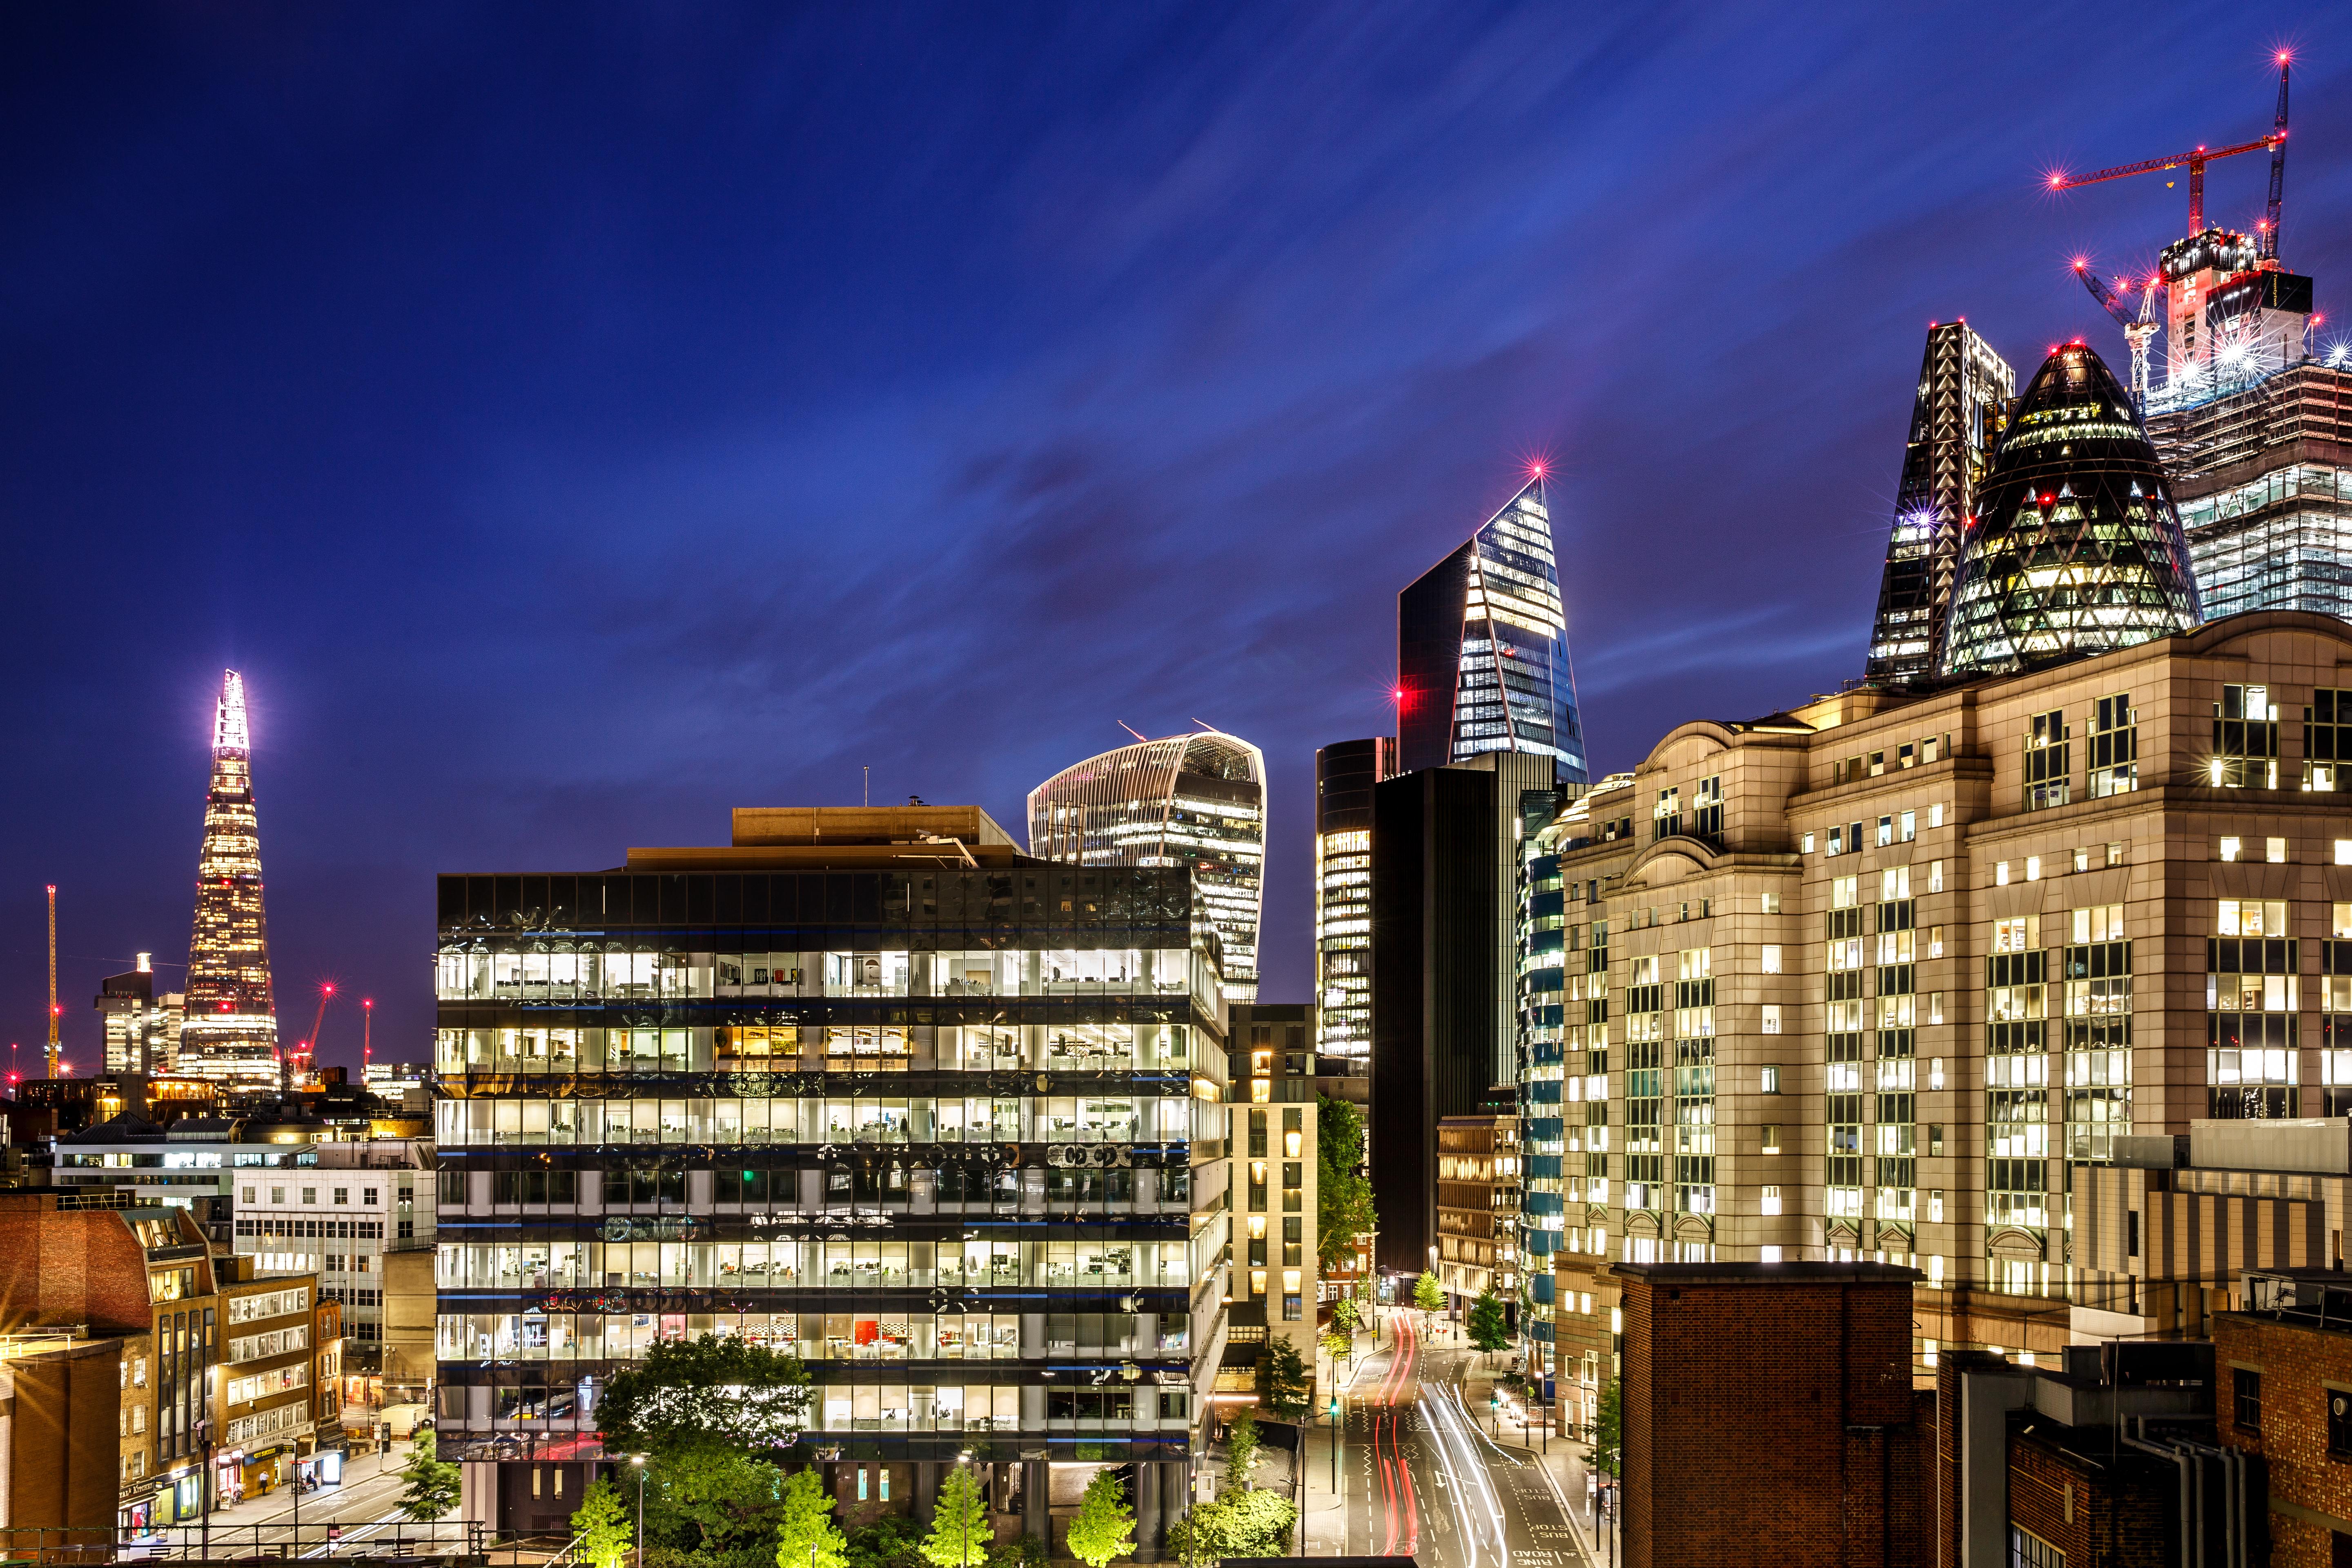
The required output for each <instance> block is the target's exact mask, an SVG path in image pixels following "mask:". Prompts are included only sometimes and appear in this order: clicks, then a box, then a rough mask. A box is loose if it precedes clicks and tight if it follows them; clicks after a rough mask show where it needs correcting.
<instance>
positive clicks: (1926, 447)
mask: <svg viewBox="0 0 2352 1568" xmlns="http://www.w3.org/2000/svg"><path fill="white" fill-rule="evenodd" d="M2016 390H2017V373H2016V372H2015V371H2013V370H2011V369H2010V368H2009V362H2007V361H2006V360H2004V359H2002V358H2001V357H2000V355H1999V354H1997V353H1993V352H1992V347H1991V345H1990V344H1989V343H1987V342H1985V341H1984V340H1983V339H1982V338H1980V337H1979V336H1977V334H1976V333H1975V332H1974V331H1972V330H1970V328H1969V324H1968V323H1967V322H1965V321H1942V322H1938V323H1937V325H1935V326H1932V327H1930V328H1928V329H1927V353H1926V354H1925V355H1924V356H1923V357H1922V358H1921V360H1920V362H1919V391H1918V395H1917V396H1916V397H1915V398H1914V399H1913V401H1912V404H1911V437H1910V440H1909V441H1908V442H1907V443H1906V445H1905V446H1904V448H1903V484H1902V489H1900V490H1899V491H1898V492H1897V493H1896V496H1895V529H1894V532H1893V535H1892V536H1891V537H1890V538H1889V539H1888V541H1887V544H1886V571H1885V575H1884V576H1883V577H1881V578H1880V580H1879V587H1878V620H1877V622H1876V624H1875V625H1874V626H1872V628H1871V633H1870V663H1869V665H1868V666H1867V667H1866V668H1864V675H1866V676H1867V677H1868V678H1869V679H1872V680H1877V681H1890V682H1892V681H1903V680H1910V679H1916V678H1918V677H1921V676H1926V675H1928V674H1930V673H1932V672H1933V670H1934V668H1935V663H1936V639H1937V637H1941V636H1942V635H1943V631H1944V615H1945V612H1946V611H1947V610H1948V609H1949V608H1950V607H1951V602H1952V576H1953V573H1954V572H1955V571H1956V570H1957V568H1958V565H1959V561H1960V538H1961V535H1962V534H1963V533H1965V532H1966V531H1967V527H1968V520H1969V518H1970V517H1973V516H1974V515H1975V514H1976V510H1977V487H1978V486H1979V485H1980V484H1982V483H1983V482H1984V477H1985V470H1986V468H1988V467H1990V464H1991V462H1992V449H1993V447H1995V446H1996V445H1998V444H1999V442H2000V426H2001V420H2002V417H2003V416H2004V414H2005V412H2006V410H2007V408H2008V406H2009V400H2010V398H2011V396H2012V395H2014V394H2015V393H2016Z"/></svg>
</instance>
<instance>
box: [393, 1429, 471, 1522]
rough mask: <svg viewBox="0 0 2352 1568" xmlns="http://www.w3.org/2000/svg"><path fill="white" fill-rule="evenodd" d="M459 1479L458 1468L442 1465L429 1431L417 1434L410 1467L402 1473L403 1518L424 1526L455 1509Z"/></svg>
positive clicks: (409, 1453)
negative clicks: (426, 1522)
mask: <svg viewBox="0 0 2352 1568" xmlns="http://www.w3.org/2000/svg"><path fill="white" fill-rule="evenodd" d="M460 1475H461V1472H460V1471H459V1470H458V1468H457V1466H455V1465H445V1464H443V1463H442V1462H441V1455H440V1451H439V1445H438V1443H437V1441H436V1438H435V1437H434V1436H433V1433H432V1431H431V1429H430V1428H428V1429H426V1430H425V1431H422V1432H419V1433H418V1434H416V1439H415V1442H412V1443H411V1444H409V1446H408V1463H407V1464H406V1465H404V1466H403V1467H402V1468H401V1472H400V1479H402V1480H403V1481H404V1482H405V1483H406V1485H405V1486H404V1488H403V1489H402V1490H401V1494H400V1512H401V1515H402V1517H403V1518H405V1519H412V1520H415V1521H420V1522H425V1521H432V1520H436V1519H439V1518H441V1517H442V1516H444V1515H445V1514H446V1513H447V1512H448V1511H449V1510H451V1509H454V1508H456V1507H457V1494H458V1481H459V1477H460Z"/></svg>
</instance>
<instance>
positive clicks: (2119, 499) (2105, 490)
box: [1937, 343, 2198, 675]
mask: <svg viewBox="0 0 2352 1568" xmlns="http://www.w3.org/2000/svg"><path fill="white" fill-rule="evenodd" d="M2197 622H2198V613H2197V585H2196V584H2195V582H2194V581H2193V580H2192V579H2191V578H2190V576H2189V546H2188V544H2187V542H2185V541H2184V540H2183V539H2182V538H2181V533H2180V519H2179V515H2178V514H2177V513H2176V512H2175V511H2174V510H2173V507H2172V492H2171V488H2170V486H2169V485H2168V483H2167V482H2166V479H2165V477H2164V470H2163V468H2161V467H2160V466H2159V465H2158V462H2157V457H2156V448H2155V447H2151V446H2150V445H2148V439H2147V432H2146V431H2145V430H2144V429H2142V428H2141V426H2140V421H2139V416H2138V415H2137V413H2136V412H2134V410H2133V407H2132V402H2131V396H2130V395H2129V394H2128V393H2126V392H2125V390H2124V388H2123V384H2122V383H2120V382H2118V381H2117V380H2116V378H2115V374H2114V373H2113V372H2111V371H2109V370H2108V369H2107V367H2106V365H2105V363H2103V362H2102V361H2101V360H2100V358H2099V356H2098V355H2097V354H2095V353H2092V352H2091V351H2090V350H2089V349H2087V348H2085V347H2084V346H2083V345H2082V344H2080V343H2071V344H2068V345H2066V346H2065V347H2063V348H2060V349H2057V350H2054V351H2053V353H2051V355H2050V357H2049V358H2048V359H2046V360H2044V361H2042V368H2041V369H2040V370H2038V371H2036V372H2035V373H2034V375H2033V380H2032V382H2031V383H2030V384H2028V385H2027V386H2026V389H2025V394H2024V395H2023V396H2021V397H2020V398H2019V399H2018V400H2017V409H2016V413H2015V415H2014V416H2013V417H2011V420H2010V424H2009V429H2008V431H2007V432H2006V433H2005V434H2003V436H2002V437H2001V440H2000V454H1999V455H1998V456H1997V457H1995V458H1994V459H1993V465H1992V471H1991V472H1990V473H1989V474H1988V475H1986V476H1985V481H1984V484H1983V487H1982V489H1980V490H1979V497H1978V508H1977V517H1976V521H1975V522H1974V523H1973V524H1972V525H1970V526H1969V529H1968V530H1967V531H1966V538H1965V539H1964V540H1963V541H1962V542H1961V546H1960V565H1959V575H1958V580H1957V581H1956V583H1955V584H1954V585H1953V589H1952V607H1951V613H1950V616H1949V617H1948V620H1947V621H1946V623H1945V627H1944V641H1943V646H1942V647H1940V648H1939V649H1938V653H1937V669H1938V670H1939V671H1940V672H1941V673H1944V674H1947V675H1955V674H1974V673H1983V672H1988V671H1994V670H2018V669H2031V668H2034V667H2036V666H2038V665H2043V664H2050V663H2053V662H2055V661H2057V660H2059V659H2061V658H2067V657H2069V656H2072V655H2075V654H2084V653H2105V652H2109V651H2112V650H2114V649H2116V648H2125V647H2131V646H2132V645H2134V644H2135V643H2143V642H2146V641H2147V640H2148V639H2149V638H2151V637H2170V636H2171V635H2172V634H2174V633H2175V632H2185V631H2187V630H2189V628H2190V627H2192V626H2196V625H2197Z"/></svg>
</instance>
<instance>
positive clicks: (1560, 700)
mask: <svg viewBox="0 0 2352 1568" xmlns="http://www.w3.org/2000/svg"><path fill="white" fill-rule="evenodd" d="M1396 700H1397V765H1398V767H1399V769H1400V770H1401V771H1402V772H1405V773H1417V772H1419V771H1421V770H1422V769H1423V768H1435V767H1443V766H1444V765H1445V764H1446V763H1461V762H1467V761H1469V760H1470V759H1472V758H1473V757H1477V756H1481V755H1483V754H1485V753H1486V752H1522V753H1525V754H1528V755H1533V756H1540V757H1549V758H1550V759H1551V760H1552V765H1553V770H1554V773H1555V774H1556V776H1557V777H1558V778H1559V781H1560V782H1561V783H1563V784H1584V783H1585V782H1586V774H1585V763H1584V734H1583V731H1582V730H1581V729H1580V727H1579V725H1578V723H1577V714H1576V675H1575V672H1574V671H1573V670H1572V669H1571V668H1570V667H1569V662H1568V621H1567V617H1566V616H1565V614H1564V613H1563V611H1562V609H1561V606H1560V595H1559V567H1558V565H1557V563H1556V562H1555V559H1554V556H1553V552H1552V537H1551V513H1550V511H1549V509H1548V508H1547V507H1546V505H1545V500H1544V481H1543V476H1542V475H1541V474H1540V473H1538V475H1536V477H1535V478H1533V479H1529V480H1528V483H1527V485H1526V486H1525V487H1524V488H1523V489H1520V491H1519V493H1518V494H1517V495H1515V496H1513V497H1512V498H1511V499H1510V500H1509V501H1508V502H1507V503H1506V504H1505V506H1504V507H1503V509H1502V510H1500V511H1498V512H1496V514H1495V515H1494V516H1493V517H1490V518H1488V519H1487V520H1486V522H1485V523H1484V524H1482V525H1481V526H1480V527H1479V529H1478V531H1476V532H1475V533H1473V534H1472V535H1471V536H1470V537H1469V538H1468V539H1466V540H1465V541H1463V542H1462V544H1461V545H1460V547H1459V548H1457V549H1455V550H1454V552H1452V553H1450V554H1448V555H1447V556H1446V557H1445V559H1444V560H1443V561H1440V562H1439V563H1437V564H1436V565H1434V566H1433V567H1431V568H1430V569H1429V570H1428V571H1426V572H1424V573H1423V574H1421V575H1420V576H1419V577H1417V578H1415V579H1414V580H1413V582H1412V584H1411V585H1410V586H1408V587H1407V588H1406V589H1405V590H1404V592H1403V593H1402V594H1400V595H1397V694H1396Z"/></svg>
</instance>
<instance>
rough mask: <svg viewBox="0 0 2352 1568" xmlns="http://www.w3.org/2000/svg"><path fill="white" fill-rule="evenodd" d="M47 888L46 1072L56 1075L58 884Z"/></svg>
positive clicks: (49, 1074)
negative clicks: (47, 981) (47, 1039)
mask: <svg viewBox="0 0 2352 1568" xmlns="http://www.w3.org/2000/svg"><path fill="white" fill-rule="evenodd" d="M48 889H49V1048H48V1058H47V1060H48V1072H47V1076H48V1077H50V1078H55V1077H57V1076H58V885H57V884H56V883H55V882H51V883H49V884H48Z"/></svg>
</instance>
